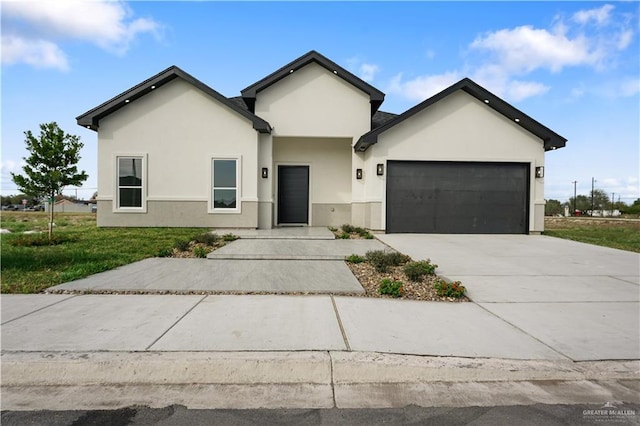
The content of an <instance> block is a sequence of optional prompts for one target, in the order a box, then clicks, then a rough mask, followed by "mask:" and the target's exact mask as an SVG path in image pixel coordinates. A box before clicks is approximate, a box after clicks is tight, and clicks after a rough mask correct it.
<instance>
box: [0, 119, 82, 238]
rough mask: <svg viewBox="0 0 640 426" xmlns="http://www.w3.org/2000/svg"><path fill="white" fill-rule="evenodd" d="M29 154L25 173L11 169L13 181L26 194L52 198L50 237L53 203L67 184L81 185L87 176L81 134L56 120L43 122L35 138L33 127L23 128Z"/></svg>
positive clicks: (51, 223)
mask: <svg viewBox="0 0 640 426" xmlns="http://www.w3.org/2000/svg"><path fill="white" fill-rule="evenodd" d="M24 134H25V136H26V139H25V144H26V145H27V151H29V154H30V155H29V156H28V157H25V158H23V159H24V161H25V162H26V164H25V166H24V167H23V168H22V170H23V171H24V175H17V174H15V173H11V177H12V179H13V182H14V183H15V184H16V185H17V186H18V188H19V189H20V190H21V191H22V192H24V193H25V194H28V195H31V196H34V197H46V198H47V201H48V202H49V206H50V208H49V212H50V213H49V239H51V235H52V232H53V206H54V202H55V200H54V198H55V196H56V195H58V194H60V193H62V190H63V188H64V187H65V186H68V185H75V186H79V185H81V184H82V182H84V181H85V180H87V178H88V176H87V174H86V173H85V172H84V170H83V171H81V172H78V167H77V164H78V161H79V160H80V149H81V148H82V147H83V146H84V144H83V143H82V142H80V137H79V136H76V135H70V134H67V133H65V132H64V131H63V130H62V129H61V128H60V127H58V124H57V123H56V122H52V123H45V124H40V135H39V136H38V137H37V138H36V137H35V136H34V135H33V134H32V133H31V131H30V130H27V131H26V132H24Z"/></svg>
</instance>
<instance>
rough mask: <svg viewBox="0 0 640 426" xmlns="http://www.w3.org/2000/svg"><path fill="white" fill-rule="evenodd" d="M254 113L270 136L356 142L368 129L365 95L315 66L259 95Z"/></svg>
mask: <svg viewBox="0 0 640 426" xmlns="http://www.w3.org/2000/svg"><path fill="white" fill-rule="evenodd" d="M255 113H256V114H257V115H258V116H259V117H261V118H263V119H265V120H266V121H268V122H269V124H271V126H272V127H273V128H274V129H273V135H274V136H300V137H350V138H356V139H357V138H359V137H360V136H361V135H363V134H364V133H366V132H368V131H369V130H370V126H371V105H370V103H369V95H367V94H366V93H364V92H362V91H361V90H359V89H357V88H355V87H354V86H352V85H351V84H350V83H347V82H346V81H344V80H343V79H342V78H340V77H339V76H337V75H335V74H333V73H331V72H330V71H328V70H327V69H325V68H323V67H321V66H320V65H318V64H315V63H311V64H309V65H306V66H305V67H303V68H301V69H299V70H297V71H295V72H293V73H292V74H291V75H289V76H287V77H285V78H284V79H282V80H280V81H278V82H277V83H275V84H274V85H272V86H270V87H268V88H267V89H265V90H263V91H261V92H259V93H258V94H257V96H256V106H255Z"/></svg>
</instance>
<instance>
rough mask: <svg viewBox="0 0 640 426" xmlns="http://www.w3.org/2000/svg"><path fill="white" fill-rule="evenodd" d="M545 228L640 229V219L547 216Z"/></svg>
mask: <svg viewBox="0 0 640 426" xmlns="http://www.w3.org/2000/svg"><path fill="white" fill-rule="evenodd" d="M544 226H545V229H571V228H579V227H598V228H629V227H630V228H632V229H638V230H640V219H614V218H598V217H545V218H544Z"/></svg>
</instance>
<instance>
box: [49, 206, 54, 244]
mask: <svg viewBox="0 0 640 426" xmlns="http://www.w3.org/2000/svg"><path fill="white" fill-rule="evenodd" d="M55 205H56V199H55V198H54V197H51V198H49V241H51V237H53V207H54V206H55Z"/></svg>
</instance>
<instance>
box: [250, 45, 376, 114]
mask: <svg viewBox="0 0 640 426" xmlns="http://www.w3.org/2000/svg"><path fill="white" fill-rule="evenodd" d="M312 62H315V63H317V64H318V65H320V66H322V67H323V68H325V69H327V70H328V71H330V72H332V73H334V74H336V75H337V76H338V77H340V78H342V79H343V80H345V81H346V82H347V83H350V84H351V85H352V86H355V87H356V88H358V89H360V90H361V91H363V92H365V93H366V94H367V95H369V99H370V102H371V115H373V114H374V113H375V112H376V111H377V110H378V108H379V107H380V105H381V104H382V102H383V101H384V93H383V92H381V91H380V90H378V89H376V88H375V87H373V86H372V85H370V84H369V83H367V82H366V81H364V80H362V79H361V78H359V77H356V76H355V75H353V74H352V73H350V72H349V71H347V70H346V69H344V68H342V67H341V66H340V65H338V64H336V63H335V62H333V61H332V60H330V59H329V58H327V57H325V56H323V55H321V54H320V53H318V52H316V51H315V50H312V51H310V52H308V53H306V54H304V55H302V56H301V57H299V58H298V59H296V60H294V61H292V62H290V63H288V64H287V65H285V66H283V67H282V68H280V69H278V70H277V71H275V72H273V73H271V74H269V75H268V76H266V77H265V78H263V79H262V80H260V81H257V82H256V83H253V84H252V85H251V86H248V87H246V88H244V89H242V90H241V91H240V93H241V94H242V97H243V98H244V100H245V103H246V104H247V106H248V107H249V109H250V110H251V111H255V109H254V108H255V101H256V96H257V94H258V93H259V92H261V91H262V90H265V89H266V88H267V87H269V86H271V85H273V84H275V83H277V82H278V81H280V80H282V79H283V78H285V77H286V76H288V75H289V74H291V72H295V71H297V70H299V69H300V68H302V67H304V66H306V65H309V64H310V63H312Z"/></svg>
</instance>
